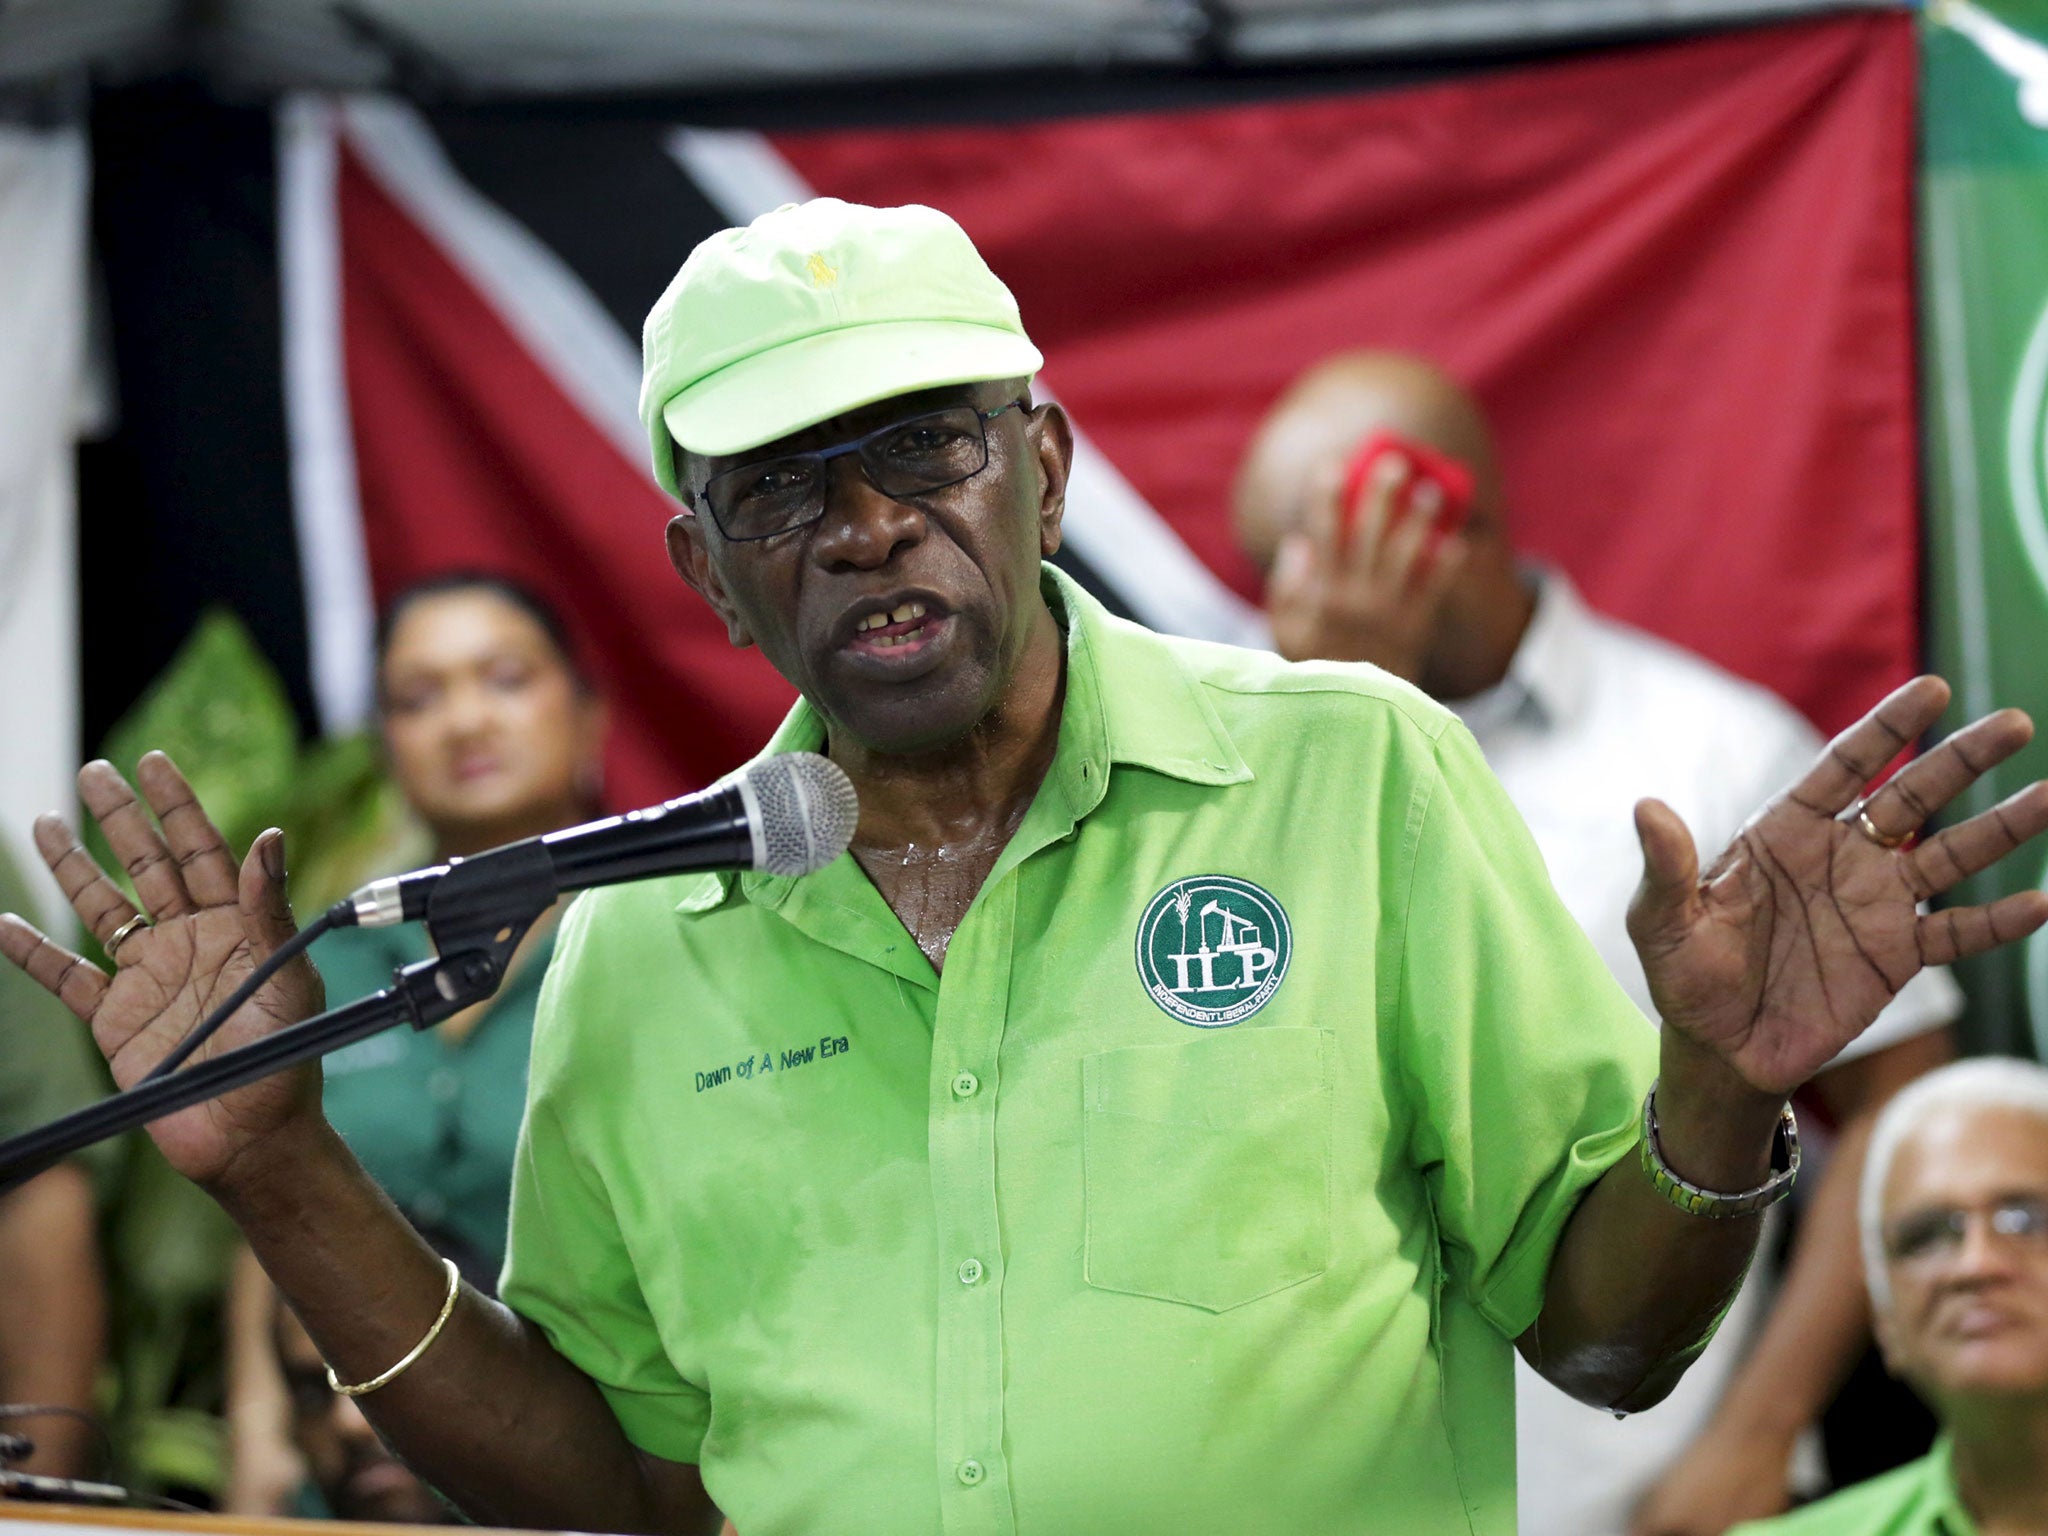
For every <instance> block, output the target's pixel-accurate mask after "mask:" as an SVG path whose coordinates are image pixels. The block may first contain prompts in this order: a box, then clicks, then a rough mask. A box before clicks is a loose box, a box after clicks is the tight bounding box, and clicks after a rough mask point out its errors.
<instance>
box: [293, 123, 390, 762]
mask: <svg viewBox="0 0 2048 1536" xmlns="http://www.w3.org/2000/svg"><path fill="white" fill-rule="evenodd" d="M277 129H278V132H277V143H278V178H277V180H278V191H277V218H278V281H279V283H280V285H281V287H282V290H283V308H284V401H285V420H286V422H287V423H288V426H289V433H288V435H289V437H290V439H291V475H292V519H293V523H294V525H295V526H296V528H297V530H298V537H299V571H300V580H301V583H302V585H303V586H304V588H305V602H306V643H307V650H308V667H309V670H310V671H311V674H312V683H313V698H314V701H315V702H316V703H317V704H318V706H319V709H320V724H321V728H322V729H323V730H325V731H326V732H327V733H328V734H330V735H332V734H335V733H338V732H342V731H350V730H354V729H356V728H357V727H359V726H361V725H363V724H364V723H365V722H367V721H368V720H369V718H370V704H371V694H372V692H373V688H372V679H371V659H370V647H371V636H372V630H373V626H374V624H375V622H376V615H375V607H374V603H373V601H372V598H371V596H370V560H369V554H368V552H367V551H366V550H365V549H364V547H363V514H362V506H361V504H360V502H359V500H358V498H357V495H356V451H355V437H354V430H353V427H352V425H351V423H350V419H349V408H348V381H347V376H346V373H345V371H344V358H343V355H342V331H341V231H340V227H339V222H338V216H337V210H336V207H335V200H334V198H335V191H334V169H335V113H334V108H333V105H332V104H331V103H330V102H328V101H327V100H325V99H323V98H321V97H316V96H305V95H295V96H287V97H286V98H285V99H284V101H283V103H282V104H281V105H280V107H279V110H278V121H277Z"/></svg>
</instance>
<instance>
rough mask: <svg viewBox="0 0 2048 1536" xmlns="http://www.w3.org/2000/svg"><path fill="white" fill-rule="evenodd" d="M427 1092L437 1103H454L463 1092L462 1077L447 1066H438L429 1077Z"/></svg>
mask: <svg viewBox="0 0 2048 1536" xmlns="http://www.w3.org/2000/svg"><path fill="white" fill-rule="evenodd" d="M427 1092H428V1093H429V1094H431V1095H433V1099H434V1102H435V1103H436V1104H452V1103H453V1102H454V1101H455V1099H456V1097H457V1096H458V1095H459V1094H460V1093H461V1092H462V1079H461V1078H459V1077H457V1076H456V1075H455V1074H454V1073H453V1072H451V1071H449V1070H448V1068H446V1067H437V1068H435V1069H434V1071H433V1073H432V1074H431V1075H429V1077H428V1078H427Z"/></svg>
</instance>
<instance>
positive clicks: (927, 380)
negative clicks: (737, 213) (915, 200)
mask: <svg viewBox="0 0 2048 1536" xmlns="http://www.w3.org/2000/svg"><path fill="white" fill-rule="evenodd" d="M1044 361H1045V359H1044V358H1043V357H1042V356H1041V355H1040V353H1039V351H1038V348H1036V347H1034V346H1033V345H1032V344H1031V340H1030V338H1029V337H1027V336H1026V335H1025V334H1024V324H1023V321H1022V320H1021V319H1019V318H1018V314H1017V301H1016V300H1015V299H1014V298H1012V297H1011V296H1010V290H1009V289H1007V288H1005V287H1004V286H1003V284H1002V282H1001V280H1000V279H999V278H997V276H996V275H995V273H993V272H991V271H990V270H989V268H988V263H987V262H985V261H983V260H982V259H981V253H980V252H979V251H977V250H975V248H974V243H973V242H972V241H971V240H969V239H968V238H967V232H966V231H965V230H963V229H961V227H960V226H959V225H958V224H955V223H954V222H953V221H952V220H951V219H949V218H947V217H946V215H944V214H943V213H940V212H939V211H938V210H937V209H936V208H925V207H921V206H919V205H917V204H910V205H908V206H906V207H902V208H869V207H866V206H864V205H862V204H860V203H846V202H841V201H840V200H839V199H838V198H836V197H819V198H813V199H812V200H811V201H810V202H808V203H788V204H785V205H784V206H782V207H780V208H778V209H776V210H775V211H774V212H773V213H764V214H762V215H761V217H760V218H758V219H756V220H754V222H753V223H751V224H749V225H747V226H745V227H744V228H738V229H727V230H721V231H720V232H719V233H718V234H715V235H713V236H712V237H711V238H710V239H708V240H706V241H704V242H703V243H702V244H700V245H699V246H698V247H697V248H696V249H695V250H694V251H692V252H691V253H690V257H689V260H687V261H685V262H684V263H683V269H682V271H680V272H678V273H677V274H676V276H675V281H673V282H671V283H670V284H669V285H668V291H667V292H666V293H664V294H663V295H662V296H661V298H660V299H659V300H658V301H656V303H655V306H654V308H653V309H652V310H650V311H649V312H648V315H647V324H646V326H645V328H644V329H643V330H642V332H641V377H640V419H641V421H642V422H644V423H645V424H646V427H647V435H648V441H649V446H650V447H651V448H652V449H653V452H654V478H655V479H656V480H658V481H660V482H661V484H662V486H663V487H664V488H665V489H666V490H667V491H668V492H669V493H670V494H671V495H680V494H681V493H680V491H679V489H678V487H677V483H676V466H675V456H674V453H673V450H672V442H673V443H680V444H682V445H683V446H684V447H685V448H687V449H689V450H690V451H691V452H692V453H702V454H730V453H742V452H744V451H746V450H747V449H749V448H757V447H759V446H760V445H761V444H763V443H767V442H773V441H774V440H775V439H776V438H778V437H786V436H787V435H788V434H790V433H792V432H796V431H800V430H801V429H803V428H804V427H808V426H812V425H814V424H815V423H817V422H820V421H824V420H826V419H827V418H828V417H832V416H837V415H838V414H839V413H840V412H842V411H850V410H853V409H854V408H855V407H856V406H862V405H868V404H871V403H873V402H874V401H876V400H886V399H888V398H889V397H890V396H891V395H901V394H907V393H908V392H910V391H912V390H917V389H931V388H935V387H936V386H939V385H942V384H974V383H979V382H981V381H982V380H984V379H1009V378H1028V377H1030V376H1031V375H1033V374H1035V373H1037V372H1038V370H1039V368H1040V367H1041V366H1043V364H1044Z"/></svg>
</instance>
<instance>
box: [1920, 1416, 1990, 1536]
mask: <svg viewBox="0 0 2048 1536" xmlns="http://www.w3.org/2000/svg"><path fill="white" fill-rule="evenodd" d="M1921 1487H1922V1488H1923V1490H1924V1491H1925V1493H1926V1497H1927V1511H1928V1514H1927V1530H1928V1532H1929V1533H1930V1536H1977V1522H1976V1521H1975V1520H1973V1519H1972V1518H1971V1517H1970V1512H1969V1511H1968V1510H1967V1509H1965V1508H1963V1496H1962V1494H1961V1493H1959V1492H1958V1491H1957V1490H1956V1468H1955V1443H1954V1442H1953V1441H1952V1440H1950V1439H1949V1437H1948V1436H1947V1435H1943V1436H1941V1437H1940V1438H1939V1439H1938V1440H1936V1441H1935V1442H1934V1449H1933V1450H1932V1451H1930V1452H1928V1454H1927V1476H1926V1481H1925V1482H1924V1483H1922V1485H1921Z"/></svg>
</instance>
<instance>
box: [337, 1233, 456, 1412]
mask: <svg viewBox="0 0 2048 1536" xmlns="http://www.w3.org/2000/svg"><path fill="white" fill-rule="evenodd" d="M441 1263H442V1265H443V1267H445V1268H446V1269H447V1271H448V1299H447V1300H446V1301H444V1302H442V1303H441V1315H440V1316H439V1317H437V1318H435V1319H434V1326H433V1327H431V1328H429V1329H428V1330H427V1336H426V1337H425V1338H424V1339H421V1340H420V1341H419V1343H417V1344H415V1345H413V1347H412V1348H411V1349H410V1350H408V1351H407V1352H406V1356H405V1358H404V1359H403V1360H401V1361H399V1362H398V1364H396V1365H394V1366H393V1367H391V1369H390V1370H388V1371H386V1372H385V1373H384V1374H383V1375H381V1376H372V1377H371V1378H370V1379H369V1380H368V1381H363V1382H358V1383H356V1384H355V1385H354V1386H350V1385H349V1384H348V1383H347V1382H345V1381H343V1380H342V1379H341V1378H340V1377H339V1376H337V1375H335V1374H334V1367H333V1366H331V1365H330V1366H328V1367H327V1385H329V1386H330V1387H332V1388H334V1390H335V1391H337V1392H339V1393H340V1394H341V1395H342V1396H343V1397H361V1396H362V1395H363V1394H364V1393H365V1392H374V1391H376V1390H377V1389H378V1388H379V1387H388V1386H390V1385H391V1383H392V1382H394V1381H396V1380H398V1378H399V1377H400V1376H402V1375H404V1374H405V1373H406V1371H408V1370H410V1369H411V1368H412V1365H413V1362H414V1361H416V1360H418V1359H419V1357H420V1356H421V1355H424V1354H425V1353H426V1352H427V1346H428V1345H429V1344H431V1343H433V1342H434V1340H436V1339H438V1338H439V1337H441V1330H442V1329H443V1328H445V1327H446V1326H447V1325H448V1319H449V1318H451V1317H453V1316H454V1315H455V1298H456V1297H457V1296H459V1295H461V1294H462V1271H461V1270H459V1269H457V1268H456V1267H455V1261H454V1260H453V1259H443V1260H442V1261H441Z"/></svg>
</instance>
